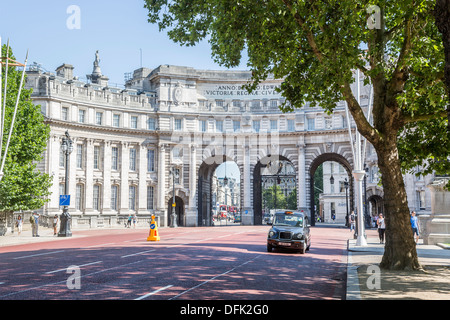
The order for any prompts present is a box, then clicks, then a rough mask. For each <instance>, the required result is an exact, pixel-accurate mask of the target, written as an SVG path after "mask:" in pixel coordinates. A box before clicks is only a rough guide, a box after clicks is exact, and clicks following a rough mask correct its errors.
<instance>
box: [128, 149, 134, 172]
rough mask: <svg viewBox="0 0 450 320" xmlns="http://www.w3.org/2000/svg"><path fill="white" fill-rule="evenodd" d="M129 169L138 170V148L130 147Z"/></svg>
mask: <svg viewBox="0 0 450 320" xmlns="http://www.w3.org/2000/svg"><path fill="white" fill-rule="evenodd" d="M129 169H130V170H131V171H135V170H136V149H135V148H130V166H129Z"/></svg>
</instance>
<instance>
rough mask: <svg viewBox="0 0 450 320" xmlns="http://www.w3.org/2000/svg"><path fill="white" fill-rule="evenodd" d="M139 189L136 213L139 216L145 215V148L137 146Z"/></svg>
mask: <svg viewBox="0 0 450 320" xmlns="http://www.w3.org/2000/svg"><path fill="white" fill-rule="evenodd" d="M138 168H139V187H138V197H139V198H138V204H137V211H138V213H140V214H145V213H147V147H146V146H145V145H143V144H140V145H139V164H138Z"/></svg>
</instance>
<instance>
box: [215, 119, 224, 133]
mask: <svg viewBox="0 0 450 320" xmlns="http://www.w3.org/2000/svg"><path fill="white" fill-rule="evenodd" d="M216 132H223V120H216Z"/></svg>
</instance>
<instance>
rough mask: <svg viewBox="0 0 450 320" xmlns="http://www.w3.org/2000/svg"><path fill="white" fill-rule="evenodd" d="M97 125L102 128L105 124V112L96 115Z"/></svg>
mask: <svg viewBox="0 0 450 320" xmlns="http://www.w3.org/2000/svg"><path fill="white" fill-rule="evenodd" d="M95 124H96V125H98V126H101V125H102V124H103V112H98V111H97V112H96V113H95Z"/></svg>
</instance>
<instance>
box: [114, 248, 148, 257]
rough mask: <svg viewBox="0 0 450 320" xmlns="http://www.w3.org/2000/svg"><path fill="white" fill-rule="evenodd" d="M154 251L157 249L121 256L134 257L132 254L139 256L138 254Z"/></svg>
mask: <svg viewBox="0 0 450 320" xmlns="http://www.w3.org/2000/svg"><path fill="white" fill-rule="evenodd" d="M153 251H155V249H152V250H147V251H141V252H138V253H132V254H127V255H126V256H121V258H127V257H132V256H138V255H141V254H144V253H147V252H153Z"/></svg>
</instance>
